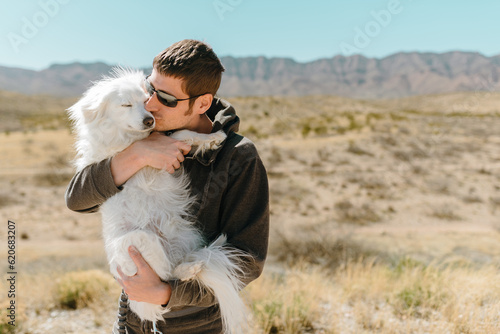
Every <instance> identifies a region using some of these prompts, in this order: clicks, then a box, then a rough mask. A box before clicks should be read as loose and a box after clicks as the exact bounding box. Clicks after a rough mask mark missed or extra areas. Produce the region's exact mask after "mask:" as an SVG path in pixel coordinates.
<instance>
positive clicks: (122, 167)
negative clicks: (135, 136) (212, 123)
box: [111, 132, 191, 186]
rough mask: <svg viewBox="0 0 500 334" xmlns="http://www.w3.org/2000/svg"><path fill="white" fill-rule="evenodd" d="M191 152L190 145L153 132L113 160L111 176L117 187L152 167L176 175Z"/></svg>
mask: <svg viewBox="0 0 500 334" xmlns="http://www.w3.org/2000/svg"><path fill="white" fill-rule="evenodd" d="M189 151H191V146H189V145H188V144H186V143H184V142H181V141H178V140H175V139H173V138H170V137H168V136H165V135H164V134H162V133H159V132H153V133H151V134H150V135H149V137H147V138H144V139H143V140H139V141H137V142H135V143H133V144H132V145H130V146H129V147H127V148H126V149H125V150H123V151H121V152H120V153H118V154H117V155H115V156H114V157H113V159H112V160H111V174H112V175H113V180H114V181H115V184H116V185H117V186H121V185H122V184H124V183H125V182H126V181H127V180H128V179H129V178H131V177H132V176H133V175H134V174H135V173H137V172H138V171H139V170H140V169H142V168H144V167H146V166H150V167H153V168H157V169H164V170H166V171H167V172H169V173H171V174H172V173H174V172H175V170H176V169H178V168H180V166H181V162H183V161H184V155H185V154H188V153H189Z"/></svg>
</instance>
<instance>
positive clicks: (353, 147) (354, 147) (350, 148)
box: [347, 140, 373, 157]
mask: <svg viewBox="0 0 500 334" xmlns="http://www.w3.org/2000/svg"><path fill="white" fill-rule="evenodd" d="M347 152H349V153H352V154H356V155H368V156H370V157H373V153H371V152H369V151H367V150H365V149H363V148H361V147H360V146H358V145H357V144H356V143H355V142H353V141H352V140H351V141H349V146H348V147H347Z"/></svg>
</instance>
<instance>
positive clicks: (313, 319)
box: [247, 267, 328, 334]
mask: <svg viewBox="0 0 500 334" xmlns="http://www.w3.org/2000/svg"><path fill="white" fill-rule="evenodd" d="M327 282H328V279H326V280H325V274H324V273H322V272H321V271H319V270H317V269H314V268H310V267H308V268H307V270H305V269H300V268H295V269H291V270H288V271H287V272H286V273H284V274H281V273H279V274H278V273H276V274H265V275H263V276H262V277H260V278H259V279H258V280H257V281H255V282H253V283H252V284H251V285H250V286H249V287H248V289H247V293H248V296H249V297H250V298H249V299H250V307H251V310H252V313H253V317H254V319H253V322H254V323H255V325H256V327H257V330H256V331H255V332H256V333H266V334H268V333H290V334H295V333H296V334H299V333H314V332H316V329H317V328H316V327H317V326H319V324H318V322H317V320H318V319H319V318H321V315H322V312H323V310H322V309H321V306H320V305H321V299H322V297H323V295H322V294H323V293H324V291H325V290H324V288H323V286H324V285H325V283H327Z"/></svg>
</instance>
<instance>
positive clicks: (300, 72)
mask: <svg viewBox="0 0 500 334" xmlns="http://www.w3.org/2000/svg"><path fill="white" fill-rule="evenodd" d="M221 61H222V63H223V64H224V66H225V68H226V72H225V73H224V76H223V81H222V86H221V89H220V91H219V95H221V96H225V97H230V96H256V95H257V96H262V95H266V96H269V95H282V96H302V95H316V94H318V95H340V96H346V97H353V98H398V97H406V96H412V95H423V94H434V93H449V92H460V91H498V90H500V55H497V56H493V57H486V56H484V55H481V54H479V53H473V52H459V51H456V52H448V53H442V54H438V53H417V52H412V53H397V54H393V55H391V56H388V57H385V58H382V59H376V58H366V57H364V56H361V55H353V56H349V57H344V56H335V57H333V58H328V59H326V58H325V59H319V60H316V61H312V62H307V63H299V62H296V61H294V60H293V59H290V58H266V57H245V58H234V57H222V58H221ZM111 67H112V66H111V65H108V64H104V63H91V64H82V63H71V64H56V65H52V66H50V67H49V68H47V69H44V70H41V71H32V70H26V69H21V68H8V67H0V90H9V91H16V92H23V93H25V94H49V95H55V96H78V95H80V94H81V93H83V91H84V90H85V88H86V87H88V86H89V84H90V81H91V80H97V79H99V78H100V77H101V76H102V75H103V74H106V73H108V72H109V70H110V69H111ZM143 70H144V71H145V72H149V71H151V69H150V68H147V69H143Z"/></svg>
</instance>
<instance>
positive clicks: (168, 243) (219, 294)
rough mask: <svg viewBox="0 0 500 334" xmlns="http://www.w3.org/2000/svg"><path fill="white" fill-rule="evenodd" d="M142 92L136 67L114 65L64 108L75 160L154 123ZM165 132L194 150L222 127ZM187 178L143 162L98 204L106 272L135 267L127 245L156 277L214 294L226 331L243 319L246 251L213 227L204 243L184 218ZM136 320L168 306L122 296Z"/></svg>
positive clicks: (217, 137)
mask: <svg viewBox="0 0 500 334" xmlns="http://www.w3.org/2000/svg"><path fill="white" fill-rule="evenodd" d="M148 98H149V95H148V94H147V93H146V91H145V87H144V74H143V73H142V72H139V71H132V70H125V69H115V73H114V76H112V77H107V78H104V79H103V80H100V81H98V82H97V83H95V84H94V85H93V86H92V87H91V88H90V89H89V90H88V91H87V92H85V94H84V96H83V97H82V98H81V99H80V100H79V101H78V102H77V103H76V104H75V105H73V106H72V107H71V108H69V109H68V112H69V116H70V119H71V120H72V121H73V123H74V124H73V125H74V129H75V132H76V135H77V142H76V150H77V159H76V168H77V170H81V169H83V168H84V167H85V166H88V165H89V164H92V163H95V162H98V161H102V160H104V159H106V158H109V157H111V156H114V155H115V154H117V153H118V152H120V151H122V150H124V149H125V148H126V147H128V146H129V145H130V144H132V143H133V142H134V141H137V140H140V139H143V138H145V137H147V136H148V135H149V134H150V132H151V131H152V129H153V127H154V118H153V116H152V115H151V114H150V113H149V112H148V111H147V110H145V109H144V103H145V101H147V99H148ZM172 137H173V138H175V139H178V140H183V141H186V142H187V143H189V144H191V145H194V146H198V150H197V151H196V153H199V152H203V151H204V150H206V149H213V148H216V147H218V145H220V143H221V142H222V141H224V140H225V137H226V135H225V134H224V133H223V132H222V131H220V132H218V133H215V134H199V133H195V132H192V131H187V130H181V131H178V132H175V133H174V134H173V135H172ZM188 182H189V181H188V178H187V177H186V176H185V174H184V173H183V172H182V171H180V172H177V173H176V174H175V175H171V174H169V173H168V172H166V171H164V170H158V169H153V168H150V167H146V168H143V169H141V170H140V171H139V172H138V173H136V174H135V175H134V176H133V177H132V178H130V179H129V180H128V181H127V182H126V183H125V185H124V188H123V190H122V191H121V192H119V193H117V194H116V195H114V196H113V197H111V198H109V199H108V200H107V201H106V202H105V203H103V204H102V206H101V208H100V211H101V213H102V220H103V237H104V241H105V248H106V253H107V256H108V261H109V265H110V270H111V273H112V274H113V275H114V276H115V277H118V273H117V269H116V268H117V267H118V266H120V268H121V270H122V271H123V273H124V274H126V275H129V276H132V275H134V274H135V273H136V272H137V267H136V266H135V264H134V262H133V261H132V259H131V258H130V257H129V255H128V251H127V249H128V247H129V246H130V245H134V246H135V247H136V248H137V249H138V250H139V252H140V253H141V254H142V256H143V257H144V259H145V260H146V261H147V262H148V264H149V265H150V266H151V267H152V268H153V270H154V271H155V272H156V273H157V274H158V275H159V276H160V278H161V279H162V280H164V281H166V280H170V279H180V280H183V281H185V280H197V281H198V282H199V283H200V284H201V285H202V286H204V287H206V288H208V290H210V291H212V292H213V294H214V295H215V297H216V298H217V300H218V303H219V306H220V310H221V316H222V320H223V324H224V328H225V330H226V332H228V333H229V332H241V330H242V326H244V324H245V321H246V316H245V313H246V312H245V306H244V303H243V301H242V300H241V298H240V296H239V293H238V292H239V290H240V289H241V288H242V283H241V280H240V278H241V277H242V276H243V272H242V269H241V267H240V265H239V264H240V263H241V258H242V257H245V256H248V255H245V254H244V253H243V252H241V251H238V250H236V249H234V248H231V247H230V246H228V245H226V242H225V241H226V238H225V236H223V235H221V236H220V237H219V238H218V239H217V240H216V241H214V242H213V243H212V244H210V245H206V244H205V241H204V239H203V237H202V235H201V234H200V232H199V231H198V230H197V229H196V227H195V226H194V223H193V221H192V220H190V219H189V218H187V217H189V208H190V206H191V205H192V204H193V201H194V199H193V198H192V197H191V196H190V195H189V191H188ZM129 305H130V309H131V310H132V311H134V312H135V313H136V314H137V315H138V316H139V317H140V318H141V319H142V320H150V321H152V322H154V323H155V322H156V321H159V320H162V319H163V318H162V314H163V313H165V312H168V311H169V310H168V309H164V308H163V307H161V306H159V305H153V304H149V303H144V302H135V301H129Z"/></svg>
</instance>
